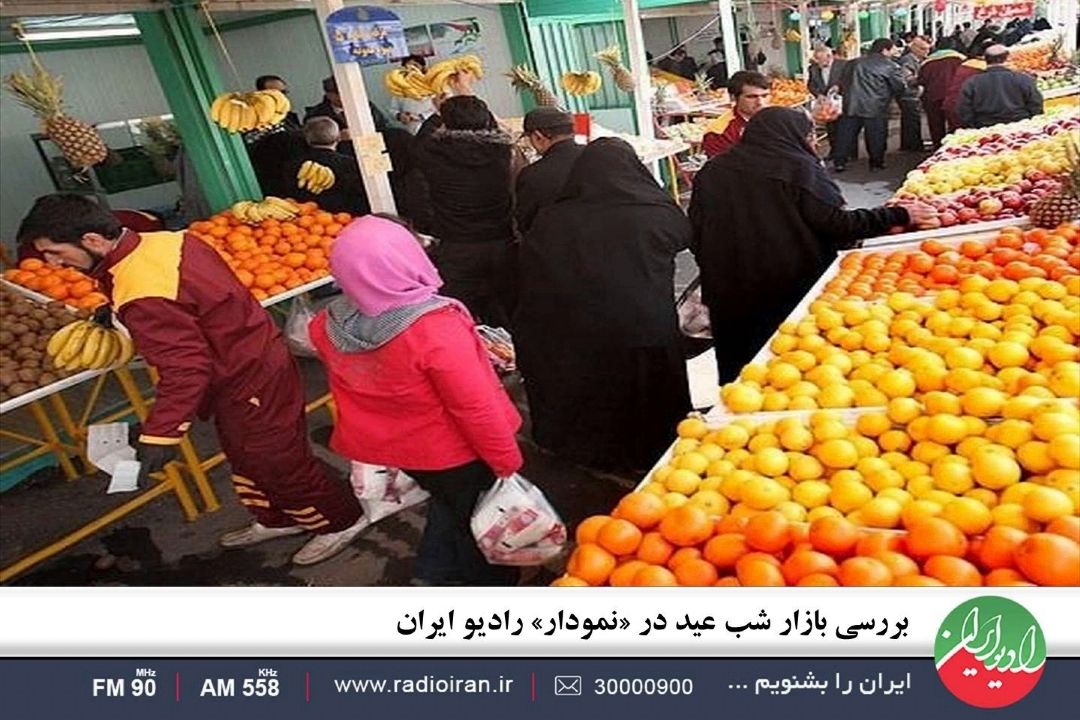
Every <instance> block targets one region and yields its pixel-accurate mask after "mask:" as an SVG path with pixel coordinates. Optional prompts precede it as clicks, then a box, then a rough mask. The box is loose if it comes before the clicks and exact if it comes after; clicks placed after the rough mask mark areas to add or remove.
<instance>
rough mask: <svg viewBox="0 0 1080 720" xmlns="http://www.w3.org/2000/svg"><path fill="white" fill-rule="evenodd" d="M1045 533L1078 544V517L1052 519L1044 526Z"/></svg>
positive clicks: (1063, 516)
mask: <svg viewBox="0 0 1080 720" xmlns="http://www.w3.org/2000/svg"><path fill="white" fill-rule="evenodd" d="M1046 532H1048V533H1053V534H1054V535H1061V536H1062V537H1067V538H1069V539H1071V540H1072V541H1073V542H1074V543H1080V517H1076V516H1075V515H1062V516H1061V517H1058V518H1054V519H1053V520H1051V521H1050V524H1049V525H1047V526H1046Z"/></svg>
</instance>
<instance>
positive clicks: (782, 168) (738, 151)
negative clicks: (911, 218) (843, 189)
mask: <svg viewBox="0 0 1080 720" xmlns="http://www.w3.org/2000/svg"><path fill="white" fill-rule="evenodd" d="M813 129H814V123H813V121H812V120H811V119H810V116H809V115H807V114H806V113H805V112H803V111H801V110H793V109H791V108H785V107H768V108H764V109H762V110H760V111H759V112H758V113H757V114H756V115H754V117H752V118H751V119H750V122H749V123H748V124H747V126H746V130H745V131H743V135H742V139H741V140H739V142H738V144H736V145H735V147H734V148H732V149H731V150H730V151H728V152H727V153H725V154H724V155H719V156H717V157H716V158H715V159H714V160H712V161H711V162H722V163H724V164H725V165H728V166H729V167H731V168H734V169H735V170H737V171H738V172H744V173H746V174H748V175H757V176H762V177H767V178H771V179H773V180H780V181H782V182H785V183H787V184H789V185H795V186H797V187H800V188H803V189H804V190H806V191H807V192H809V193H810V194H811V195H813V196H814V197H816V198H817V199H818V200H821V201H822V202H824V203H827V204H829V205H833V206H836V207H841V206H842V205H844V196H843V195H842V194H841V193H840V188H838V187H837V186H836V183H834V182H833V181H832V179H831V178H830V177H829V176H828V174H826V172H825V168H824V167H823V166H822V165H821V160H819V159H818V157H817V155H815V154H814V152H813V150H811V149H810V146H809V145H808V144H807V142H806V138H807V136H808V135H810V132H811V131H812V130H813Z"/></svg>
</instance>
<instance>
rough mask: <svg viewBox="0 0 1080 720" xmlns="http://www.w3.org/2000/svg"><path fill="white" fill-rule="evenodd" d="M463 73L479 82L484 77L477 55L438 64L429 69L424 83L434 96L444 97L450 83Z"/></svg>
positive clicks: (464, 56)
mask: <svg viewBox="0 0 1080 720" xmlns="http://www.w3.org/2000/svg"><path fill="white" fill-rule="evenodd" d="M461 73H468V74H469V75H472V76H473V77H475V78H476V79H477V80H479V79H480V78H482V77H484V66H483V65H482V64H481V62H480V58H478V57H476V56H475V55H462V56H461V57H455V58H451V59H449V60H443V61H442V62H437V63H435V64H434V65H432V66H431V67H430V68H428V71H427V73H425V74H424V81H425V82H426V83H427V86H428V87H429V88H431V92H432V93H433V94H435V95H443V94H445V93H446V91H447V90H448V89H449V87H450V81H451V80H453V79H454V77H455V76H456V75H460V74H461Z"/></svg>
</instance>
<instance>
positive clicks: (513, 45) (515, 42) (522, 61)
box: [499, 4, 536, 112]
mask: <svg viewBox="0 0 1080 720" xmlns="http://www.w3.org/2000/svg"><path fill="white" fill-rule="evenodd" d="M499 12H500V14H501V15H502V23H503V29H504V30H505V32H506V41H507V44H508V45H509V46H510V58H511V59H512V60H513V62H514V64H515V65H528V66H529V67H536V58H535V57H534V55H533V48H532V43H531V42H530V41H529V30H528V27H527V25H526V23H527V22H528V21H527V19H526V13H525V6H524V5H519V4H514V5H510V4H503V5H499ZM518 97H519V98H520V99H521V107H522V109H523V110H524V111H525V112H529V111H530V110H532V109H533V108H535V107H536V100H535V99H534V98H533V96H532V95H531V94H529V93H518Z"/></svg>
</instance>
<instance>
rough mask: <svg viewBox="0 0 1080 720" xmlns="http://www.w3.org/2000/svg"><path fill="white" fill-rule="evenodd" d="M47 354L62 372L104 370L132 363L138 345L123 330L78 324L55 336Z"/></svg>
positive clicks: (46, 350)
mask: <svg viewBox="0 0 1080 720" xmlns="http://www.w3.org/2000/svg"><path fill="white" fill-rule="evenodd" d="M45 352H47V353H48V354H49V356H50V357H51V358H52V361H53V365H55V366H56V367H57V368H58V369H60V370H76V371H82V370H104V369H105V368H111V367H118V366H121V365H126V364H127V363H128V362H130V361H131V358H132V357H134V355H135V345H134V343H132V342H131V338H130V337H128V336H127V334H125V333H123V332H121V331H120V330H116V329H114V328H107V327H105V326H104V325H99V324H98V323H96V322H94V321H93V320H76V321H75V322H73V323H69V324H67V325H65V326H64V327H62V328H60V329H59V330H57V331H56V332H55V333H53V336H52V337H51V338H49V343H48V345H47V346H46V347H45Z"/></svg>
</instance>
